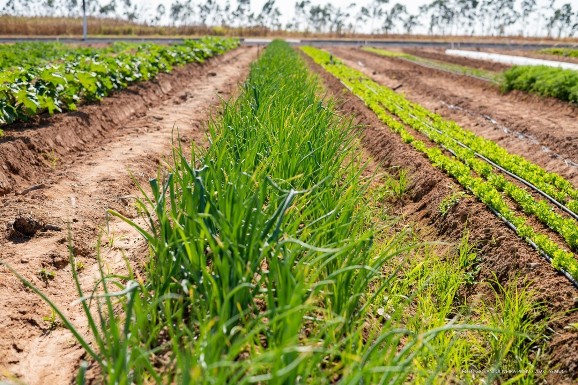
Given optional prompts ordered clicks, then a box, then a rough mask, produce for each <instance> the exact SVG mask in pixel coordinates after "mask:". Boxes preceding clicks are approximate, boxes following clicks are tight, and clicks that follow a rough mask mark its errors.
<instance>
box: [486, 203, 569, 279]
mask: <svg viewBox="0 0 578 385" xmlns="http://www.w3.org/2000/svg"><path fill="white" fill-rule="evenodd" d="M488 208H489V209H490V211H492V212H493V213H494V215H496V216H497V217H498V218H500V219H501V220H502V221H504V222H505V223H506V225H507V226H508V227H509V228H510V229H512V230H514V231H515V232H516V233H518V228H517V227H516V226H515V225H514V224H513V223H512V222H510V221H509V220H507V219H506V218H504V216H503V215H502V214H500V213H499V212H497V211H496V210H494V208H493V207H491V206H488ZM524 240H525V241H526V242H527V243H528V244H529V245H530V246H532V247H533V248H534V249H535V250H536V251H538V253H539V254H540V255H541V256H542V257H544V259H546V261H548V263H550V265H552V257H550V256H549V255H548V254H546V253H545V252H544V251H543V250H542V249H540V248H539V247H538V245H536V244H535V243H534V241H532V240H531V239H528V238H524ZM556 270H557V271H559V272H560V273H562V274H563V275H564V277H566V278H567V279H568V280H569V281H570V283H572V285H574V287H575V288H576V289H578V281H576V280H575V279H574V277H572V275H570V273H568V272H567V271H566V270H564V269H556Z"/></svg>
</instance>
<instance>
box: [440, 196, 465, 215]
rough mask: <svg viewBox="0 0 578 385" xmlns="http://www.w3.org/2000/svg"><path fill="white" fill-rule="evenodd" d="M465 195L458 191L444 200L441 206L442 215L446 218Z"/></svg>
mask: <svg viewBox="0 0 578 385" xmlns="http://www.w3.org/2000/svg"><path fill="white" fill-rule="evenodd" d="M465 195H466V193H465V192H463V191H456V192H454V193H452V194H451V195H448V196H447V197H445V198H444V199H442V201H441V202H440V206H439V211H440V213H441V214H442V215H443V216H444V217H445V216H446V215H447V214H448V213H449V211H450V210H451V209H452V208H454V206H455V205H457V204H458V203H459V202H460V201H461V200H462V198H463V197H464V196H465Z"/></svg>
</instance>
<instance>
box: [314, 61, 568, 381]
mask: <svg viewBox="0 0 578 385" xmlns="http://www.w3.org/2000/svg"><path fill="white" fill-rule="evenodd" d="M332 52H333V53H334V54H336V55H337V56H339V57H343V56H342V55H341V54H342V52H341V51H338V50H332ZM307 60H308V62H309V64H310V66H311V68H312V69H313V70H314V71H316V72H317V73H319V75H320V76H321V77H322V79H323V80H324V82H325V84H326V87H327V88H328V89H329V90H330V91H331V92H332V94H334V95H336V96H337V99H338V101H339V105H341V108H342V110H343V112H344V113H346V114H350V115H353V116H354V117H355V119H356V121H357V122H358V123H359V124H360V125H361V126H362V127H363V138H362V144H363V147H364V148H365V149H366V150H367V151H368V153H370V154H371V156H372V157H373V158H374V159H375V160H376V161H377V162H378V163H379V164H380V165H381V167H385V168H392V167H393V168H396V169H397V168H403V169H405V170H407V172H408V177H409V179H410V185H409V191H408V196H407V199H406V201H405V202H404V203H403V207H402V208H401V209H400V210H401V211H402V213H403V216H404V223H416V222H417V223H419V226H420V227H424V228H430V229H431V234H429V239H426V240H435V241H443V240H446V241H448V242H452V243H456V242H459V239H460V237H461V236H462V233H463V231H464V228H467V229H468V230H469V232H470V236H469V241H470V242H471V243H473V244H475V245H477V247H478V249H479V251H478V256H479V258H480V273H479V276H478V280H479V281H480V282H486V283H490V284H492V282H496V281H497V282H499V283H500V284H502V285H504V284H506V283H507V282H510V281H515V280H517V282H523V281H527V282H531V286H530V287H531V289H532V290H533V291H534V292H535V297H536V300H537V301H539V302H541V303H543V304H544V305H545V307H546V309H547V312H548V313H549V314H555V315H556V317H554V318H552V319H551V321H550V323H549V327H550V328H551V333H552V334H551V336H550V340H549V342H548V344H547V352H546V353H547V357H546V358H543V361H544V362H545V363H548V364H549V365H551V366H550V367H552V368H556V369H558V371H557V372H551V373H549V374H548V375H547V376H546V380H547V382H548V383H552V384H572V383H575V381H576V380H578V353H577V352H578V331H577V330H575V329H573V328H572V327H570V326H569V325H571V324H573V323H576V322H578V311H577V309H578V302H577V301H578V291H577V290H576V289H575V288H574V287H573V286H572V284H571V283H570V282H569V281H568V280H567V279H566V278H565V277H563V276H562V275H561V274H559V273H557V272H556V271H555V270H554V269H553V268H552V267H551V266H550V264H549V263H548V262H547V261H545V260H544V259H543V258H542V257H540V256H539V254H538V253H537V252H536V251H535V250H533V249H532V248H531V247H530V246H529V245H527V244H526V243H525V242H524V241H522V240H521V239H520V238H519V237H518V236H517V235H516V234H515V233H514V232H513V231H512V230H511V229H509V228H508V227H507V226H506V225H505V224H504V223H503V222H502V221H501V220H499V219H498V218H497V217H495V216H494V215H493V214H492V213H491V212H490V211H489V210H488V209H487V207H486V206H485V205H484V204H483V203H481V202H479V201H477V200H476V199H474V198H473V197H471V196H469V195H468V196H467V197H466V198H464V199H462V200H461V201H460V202H459V203H458V204H457V205H456V206H455V207H453V208H452V209H451V210H450V211H449V212H448V213H447V214H446V215H445V216H443V215H442V214H441V213H440V211H439V205H440V203H441V201H442V200H443V199H444V198H445V197H448V196H450V195H451V194H452V193H454V192H456V191H461V190H462V189H461V187H460V186H459V185H458V184H457V183H456V182H455V181H454V180H453V179H452V178H450V177H449V176H447V175H446V174H444V173H443V172H441V171H440V170H439V169H437V168H435V167H433V166H432V165H431V163H430V161H429V160H428V159H427V157H426V156H425V155H423V154H422V153H420V152H418V151H417V150H415V149H413V147H411V146H410V145H408V144H405V143H403V141H402V140H401V139H400V138H399V136H398V135H397V134H395V133H394V132H393V131H392V130H391V129H389V128H388V127H387V126H386V125H385V124H383V123H382V122H381V121H380V120H379V119H378V118H377V116H376V115H375V114H374V113H373V112H372V111H371V110H370V109H369V108H368V107H367V106H365V104H364V103H363V102H362V101H361V100H359V99H358V98H357V97H355V96H353V95H352V94H351V93H350V92H349V91H348V90H347V89H346V88H345V87H344V86H343V85H342V84H341V83H340V82H339V81H338V80H337V79H335V78H334V77H333V76H331V75H329V74H328V73H327V72H325V71H324V70H323V69H322V68H321V67H319V66H318V65H316V64H314V63H313V62H312V61H311V60H309V59H307ZM355 60H359V59H358V58H357V56H356V57H355ZM351 61H352V62H353V60H351ZM396 64H397V63H396ZM364 65H366V66H367V67H369V64H368V62H366V61H364ZM367 67H366V69H367ZM371 70H372V69H371V67H369V71H371ZM395 81H396V80H395V79H388V82H389V84H391V83H392V82H395ZM472 296H473V297H480V296H481V297H486V298H488V299H490V300H491V298H492V294H491V290H488V286H486V285H484V284H481V283H480V284H478V285H476V286H475V287H474V288H473V293H472Z"/></svg>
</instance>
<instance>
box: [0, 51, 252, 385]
mask: <svg viewBox="0 0 578 385" xmlns="http://www.w3.org/2000/svg"><path fill="white" fill-rule="evenodd" d="M257 55H258V49H257V48H254V47H243V48H239V49H236V50H234V51H232V52H229V53H227V54H225V55H223V56H222V57H219V58H214V59H211V60H209V61H207V62H206V63H205V64H203V65H198V64H192V65H188V66H185V67H182V68H179V69H177V70H176V71H174V72H173V73H171V74H163V75H161V76H159V77H158V78H157V79H156V80H154V81H152V82H147V83H142V84H137V85H134V86H132V87H130V88H129V89H127V90H125V91H123V92H120V93H118V94H116V95H113V96H111V97H109V98H106V99H105V100H104V101H103V102H102V103H100V104H98V105H89V106H84V107H82V108H80V110H79V111H78V112H74V113H67V114H61V115H58V116H54V117H45V118H43V119H41V120H40V121H37V122H33V123H31V124H29V125H28V126H20V127H12V129H8V130H6V134H7V135H6V138H4V139H3V140H2V141H1V142H0V154H1V155H0V164H3V165H5V168H4V170H2V171H0V184H1V187H0V196H1V195H2V194H3V196H1V197H0V202H1V206H0V207H1V208H0V221H1V222H2V223H0V226H1V227H0V228H1V229H2V231H3V233H4V235H3V236H2V237H1V238H0V259H1V260H2V261H4V262H6V263H9V264H10V265H11V266H13V267H14V268H15V269H16V270H17V271H18V272H19V273H20V274H22V275H24V276H25V277H26V278H27V279H29V280H31V281H32V283H34V284H35V285H37V286H38V287H40V288H42V290H43V291H45V293H46V294H48V295H49V296H50V298H52V299H53V300H54V301H55V302H56V303H57V304H58V305H59V306H60V307H61V308H62V309H64V311H65V313H66V314H67V316H68V317H69V318H70V319H71V320H72V321H73V323H74V324H76V325H79V326H81V330H82V331H83V332H86V330H85V329H83V327H82V325H84V324H85V322H84V316H83V314H82V311H81V308H80V306H79V305H73V304H72V302H73V301H74V300H75V299H76V298H77V293H76V291H75V289H74V285H73V282H72V276H71V269H70V266H69V263H68V250H67V242H68V241H67V238H68V235H69V231H68V230H67V228H68V226H70V235H71V236H72V239H73V242H74V251H75V253H76V255H77V259H78V261H80V262H82V264H83V265H84V268H83V270H82V271H81V274H80V279H81V282H82V285H83V287H84V289H85V290H86V289H89V288H92V286H93V285H94V282H95V278H96V277H97V276H98V273H97V264H96V263H95V261H96V250H95V242H96V239H97V238H98V237H99V235H101V237H102V245H103V247H102V249H101V251H100V254H101V258H102V259H103V260H104V261H105V263H106V268H107V269H109V270H110V271H123V270H124V263H125V262H124V258H128V260H129V261H130V262H131V263H133V264H138V261H139V260H141V259H142V258H143V257H144V256H146V254H147V250H146V245H145V244H144V242H143V241H141V240H140V239H141V238H140V236H139V235H138V234H136V232H134V231H133V230H132V229H131V228H129V227H128V226H127V225H126V224H124V223H123V222H121V221H120V220H117V219H113V218H109V220H108V221H107V218H106V210H107V209H114V210H117V211H119V212H120V213H121V214H123V215H126V216H128V217H130V218H135V217H136V214H135V211H134V208H133V206H132V204H131V202H132V201H133V198H134V197H137V196H140V193H139V192H138V190H137V188H136V187H135V185H134V184H133V182H132V181H131V175H132V176H133V178H134V179H135V180H136V181H137V182H139V183H142V184H143V185H146V183H147V179H148V178H149V177H151V176H154V175H156V171H157V169H158V165H159V163H160V162H162V161H163V159H165V157H166V156H169V155H170V152H171V151H170V149H171V146H172V139H173V134H174V133H175V131H174V128H177V127H178V130H179V134H180V140H181V142H182V143H183V144H184V145H185V147H188V146H189V145H190V144H191V143H192V142H195V143H196V144H201V145H202V144H203V143H205V141H206V139H205V136H204V128H205V124H206V121H207V119H208V117H209V116H210V114H211V111H213V112H215V111H216V108H217V107H218V106H219V105H220V103H221V99H222V98H228V97H229V96H230V95H231V93H233V92H235V90H237V86H238V84H240V83H241V82H242V81H243V80H244V78H245V77H246V75H247V74H248V70H249V64H250V62H251V61H252V60H254V59H256V57H257ZM30 187H32V189H31V190H30ZM4 229H5V230H4ZM42 271H44V272H45V273H53V274H54V277H48V276H47V275H46V274H44V278H43V277H42V276H43V274H42ZM50 315H51V310H50V308H49V307H48V306H47V305H46V304H44V303H43V302H42V301H41V300H40V299H39V298H38V297H37V296H36V295H35V294H33V293H32V292H30V291H29V290H26V289H24V287H23V285H22V284H21V283H20V282H19V281H18V280H17V279H16V277H14V276H13V275H12V274H11V273H9V272H8V270H7V269H5V268H4V267H0V379H2V378H12V379H18V380H21V381H23V382H25V383H27V384H67V383H71V381H72V378H73V376H74V375H75V373H76V368H77V366H78V364H79V359H80V357H81V356H82V354H83V352H82V350H81V349H80V348H79V347H78V346H77V345H76V344H75V342H74V339H73V337H72V335H71V333H70V332H69V331H68V330H66V329H65V328H63V327H58V326H57V327H55V328H51V325H50V322H48V321H46V320H45V317H50ZM52 326H53V325H52Z"/></svg>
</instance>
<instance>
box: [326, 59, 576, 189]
mask: <svg viewBox="0 0 578 385" xmlns="http://www.w3.org/2000/svg"><path fill="white" fill-rule="evenodd" d="M330 50H331V52H332V53H333V54H335V55H336V56H337V57H340V58H341V59H344V61H345V63H346V64H348V65H351V66H352V67H354V68H356V69H358V70H360V71H362V72H364V73H365V74H367V75H369V76H371V77H372V78H373V79H375V80H376V81H378V82H380V83H382V84H384V85H386V86H389V87H394V88H396V89H397V92H401V93H403V94H404V95H406V97H407V98H408V99H410V100H412V101H413V102H416V103H419V104H421V105H423V106H425V107H427V108H428V109H430V110H432V111H435V112H437V113H439V114H441V115H442V116H444V117H445V118H447V119H451V120H454V121H456V122H457V123H459V124H460V125H461V126H462V127H464V128H467V129H469V130H471V131H473V132H475V133H476V134H478V135H481V136H483V137H485V138H488V139H491V140H493V141H495V142H497V143H499V144H500V145H501V146H503V147H505V148H506V149H507V150H508V151H509V152H511V153H514V154H518V155H521V156H524V157H526V158H527V159H529V160H530V161H532V162H535V163H537V164H539V165H541V166H542V167H544V168H545V169H547V170H549V171H552V172H556V173H559V174H560V175H563V176H564V177H565V178H567V179H569V180H570V181H571V182H572V183H574V185H575V186H578V119H577V118H578V108H576V107H574V106H571V105H570V104H568V103H564V102H561V101H558V100H554V99H542V98H540V97H537V96H535V95H529V94H525V93H522V92H512V93H509V94H506V95H503V94H501V93H500V91H499V90H498V89H497V88H496V87H495V86H493V85H491V84H489V83H487V82H484V81H481V80H476V79H472V78H469V77H463V76H459V75H453V74H448V73H446V72H443V71H437V70H434V69H429V68H424V67H422V66H418V65H415V64H413V63H409V62H406V61H400V60H395V59H389V58H382V57H378V56H376V55H373V54H371V53H368V52H363V51H360V50H357V49H348V48H331V49H330Z"/></svg>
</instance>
